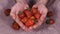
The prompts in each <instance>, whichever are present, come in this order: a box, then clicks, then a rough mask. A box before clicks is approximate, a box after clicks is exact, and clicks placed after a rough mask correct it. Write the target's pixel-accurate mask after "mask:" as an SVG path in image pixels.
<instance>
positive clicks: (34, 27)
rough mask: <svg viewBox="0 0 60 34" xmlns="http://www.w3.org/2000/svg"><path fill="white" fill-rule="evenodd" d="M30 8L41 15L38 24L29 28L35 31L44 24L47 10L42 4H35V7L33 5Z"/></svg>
mask: <svg viewBox="0 0 60 34" xmlns="http://www.w3.org/2000/svg"><path fill="white" fill-rule="evenodd" d="M32 8H38V11H39V13H40V14H41V17H40V19H39V20H38V23H36V24H35V25H33V26H32V27H30V29H36V28H37V27H39V26H40V25H42V23H43V22H44V20H45V18H46V15H47V12H48V9H47V7H46V6H45V5H43V4H35V5H33V7H32Z"/></svg>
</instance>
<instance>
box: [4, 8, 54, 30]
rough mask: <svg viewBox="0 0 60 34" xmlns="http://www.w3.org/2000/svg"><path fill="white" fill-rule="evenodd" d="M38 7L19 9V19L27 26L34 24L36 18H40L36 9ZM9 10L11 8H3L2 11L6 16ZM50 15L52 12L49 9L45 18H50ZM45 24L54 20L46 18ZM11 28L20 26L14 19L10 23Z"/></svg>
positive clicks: (16, 28)
mask: <svg viewBox="0 0 60 34" xmlns="http://www.w3.org/2000/svg"><path fill="white" fill-rule="evenodd" d="M37 9H38V8H31V9H25V10H24V11H22V12H21V11H20V12H19V13H18V17H19V19H20V21H21V22H22V23H23V24H24V25H25V26H27V27H30V26H33V25H34V24H36V22H38V19H40V17H41V15H42V14H40V13H39V12H38V10H37ZM10 11H11V9H6V10H4V13H5V15H6V16H9V15H10ZM51 16H53V12H52V11H50V12H48V13H47V18H50V17H51ZM46 24H54V20H53V19H51V18H50V19H47V20H46ZM12 27H13V29H15V30H18V29H19V28H20V26H19V25H18V24H17V23H16V22H15V21H14V22H13V25H12Z"/></svg>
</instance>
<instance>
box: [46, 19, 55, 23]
mask: <svg viewBox="0 0 60 34" xmlns="http://www.w3.org/2000/svg"><path fill="white" fill-rule="evenodd" d="M46 23H47V24H54V20H53V19H49V20H47V21H46Z"/></svg>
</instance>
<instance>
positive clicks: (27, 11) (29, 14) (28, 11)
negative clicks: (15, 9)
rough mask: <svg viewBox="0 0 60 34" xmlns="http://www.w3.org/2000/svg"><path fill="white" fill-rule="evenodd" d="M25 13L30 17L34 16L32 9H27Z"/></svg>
mask: <svg viewBox="0 0 60 34" xmlns="http://www.w3.org/2000/svg"><path fill="white" fill-rule="evenodd" d="M24 13H25V15H26V16H27V17H28V18H30V17H31V16H32V13H31V11H30V10H25V11H24Z"/></svg>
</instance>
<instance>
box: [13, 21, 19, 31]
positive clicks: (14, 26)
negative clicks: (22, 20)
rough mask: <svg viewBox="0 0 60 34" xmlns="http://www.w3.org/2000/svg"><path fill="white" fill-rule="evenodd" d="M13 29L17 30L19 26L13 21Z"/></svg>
mask: <svg viewBox="0 0 60 34" xmlns="http://www.w3.org/2000/svg"><path fill="white" fill-rule="evenodd" d="M12 27H13V29H15V30H18V29H19V28H20V26H19V25H18V24H17V23H16V22H15V21H14V23H13V25H12Z"/></svg>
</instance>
